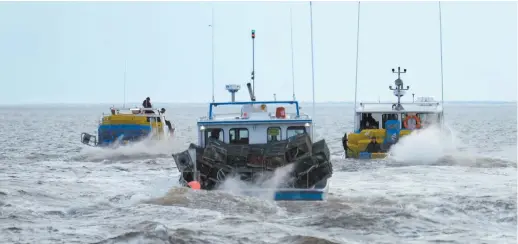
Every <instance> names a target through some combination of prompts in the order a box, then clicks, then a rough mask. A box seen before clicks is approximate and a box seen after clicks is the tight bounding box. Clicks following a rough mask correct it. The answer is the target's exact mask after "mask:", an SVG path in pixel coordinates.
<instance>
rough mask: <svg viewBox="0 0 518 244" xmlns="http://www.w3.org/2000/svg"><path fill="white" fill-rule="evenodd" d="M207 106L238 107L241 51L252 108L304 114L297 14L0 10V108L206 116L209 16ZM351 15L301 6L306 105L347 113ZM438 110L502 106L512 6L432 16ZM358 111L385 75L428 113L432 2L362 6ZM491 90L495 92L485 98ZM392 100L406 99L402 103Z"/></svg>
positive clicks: (85, 5) (463, 5)
mask: <svg viewBox="0 0 518 244" xmlns="http://www.w3.org/2000/svg"><path fill="white" fill-rule="evenodd" d="M212 6H214V11H215V29H214V30H215V62H216V64H215V76H216V87H215V88H216V100H217V101H227V100H229V98H230V95H229V94H228V93H227V92H226V91H225V90H224V85H225V84H229V83H236V84H241V85H242V86H243V89H242V90H241V91H240V92H239V93H238V94H237V99H238V100H245V99H247V92H246V90H245V89H244V85H245V83H246V82H248V81H249V79H250V71H251V63H252V56H251V39H250V30H251V29H255V30H256V32H257V38H256V65H255V66H256V95H257V97H258V99H259V100H263V99H272V98H273V95H272V94H273V93H277V98H278V99H291V96H292V88H291V87H292V82H291V51H290V24H289V23H290V20H289V16H290V8H292V11H293V34H294V56H295V89H296V96H297V99H298V100H301V101H310V100H311V92H312V91H311V56H310V55H311V53H310V50H311V49H310V48H311V46H310V45H311V42H310V25H309V2H225V3H218V2H216V3H207V2H205V3H196V2H194V3H193V2H155V3H142V2H141V3H137V2H128V3H123V2H112V3H108V2H47V3H44V2H12V3H8V2H2V3H0V82H1V83H2V89H1V90H0V104H11V103H40V102H44V103H69V102H84V103H98V102H118V103H122V100H123V76H124V62H125V60H126V61H127V86H126V100H127V101H131V102H138V101H142V100H143V99H144V98H145V97H146V96H150V97H151V98H152V100H153V101H157V102H208V101H210V99H211V29H210V27H208V25H209V24H210V21H211V7H212ZM356 10H357V2H313V24H314V25H313V27H314V29H313V31H314V44H315V47H314V48H315V86H316V88H315V92H316V100H317V102H326V101H353V100H354V71H355V55H356V25H357V21H356V19H357V15H356ZM442 10H443V45H444V82H445V100H447V101H448V100H450V101H451V100H454V101H458V100H498V101H510V100H512V101H515V100H516V91H517V86H516V83H517V68H516V67H517V19H516V12H517V7H516V2H457V3H455V2H443V3H442ZM360 18H361V20H360V58H359V59H360V62H359V80H358V85H359V89H358V100H363V101H366V100H375V101H377V100H378V96H379V97H380V98H381V100H388V99H391V100H392V99H394V97H393V95H392V94H391V92H390V91H389V90H388V86H389V85H392V82H393V80H394V78H395V76H394V75H393V74H392V73H391V72H390V70H391V69H392V68H396V67H397V66H398V65H399V66H401V67H402V68H406V69H408V74H406V75H404V76H403V80H404V81H405V82H406V84H405V85H410V86H411V92H415V93H416V96H434V97H435V98H436V99H440V96H441V93H440V56H439V32H438V28H439V21H438V20H439V19H438V3H437V2H405V3H403V2H400V3H389V2H362V4H361V17H360ZM493 87H495V88H493ZM405 99H411V95H409V96H407V97H406V98H405Z"/></svg>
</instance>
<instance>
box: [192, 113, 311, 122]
mask: <svg viewBox="0 0 518 244" xmlns="http://www.w3.org/2000/svg"><path fill="white" fill-rule="evenodd" d="M264 114H266V115H267V116H260V117H257V119H275V113H274V112H267V113H266V112H265V113H264ZM240 117H241V114H240V113H221V114H220V113H218V114H214V113H213V114H212V119H211V118H210V117H209V116H202V117H200V118H199V120H200V121H208V120H214V119H216V118H227V119H235V118H240ZM249 119H255V117H254V116H253V115H252V116H250V117H249ZM290 119H310V117H309V115H307V114H299V117H297V113H286V119H285V120H290Z"/></svg>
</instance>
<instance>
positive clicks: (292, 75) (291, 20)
mask: <svg viewBox="0 0 518 244" xmlns="http://www.w3.org/2000/svg"><path fill="white" fill-rule="evenodd" d="M290 40H291V82H292V84H293V101H295V100H296V98H295V67H294V66H295V62H294V61H293V16H292V10H291V8H290Z"/></svg>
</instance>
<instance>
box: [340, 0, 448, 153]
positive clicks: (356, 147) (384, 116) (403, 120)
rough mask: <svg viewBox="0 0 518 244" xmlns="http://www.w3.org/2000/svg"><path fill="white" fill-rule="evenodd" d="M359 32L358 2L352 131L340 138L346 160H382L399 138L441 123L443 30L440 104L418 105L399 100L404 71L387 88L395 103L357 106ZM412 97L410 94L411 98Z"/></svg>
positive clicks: (431, 101)
mask: <svg viewBox="0 0 518 244" xmlns="http://www.w3.org/2000/svg"><path fill="white" fill-rule="evenodd" d="M440 6H441V5H440V2H439V30H441V29H442V21H441V19H442V18H441V7H440ZM359 30H360V3H358V29H357V40H356V41H357V52H356V82H355V96H354V105H355V106H354V129H353V130H354V131H353V132H351V133H349V134H348V135H347V134H346V135H344V137H343V138H342V143H343V147H344V150H345V157H346V158H360V159H374V158H385V157H386V156H387V155H388V152H389V150H390V148H391V147H392V145H394V144H396V143H398V141H399V139H400V138H401V137H404V136H407V135H409V134H411V133H412V132H414V131H418V130H422V129H425V128H427V127H428V126H432V125H438V126H440V127H442V126H443V124H444V109H443V104H444V92H443V90H444V89H443V87H444V85H443V84H444V81H443V65H442V64H443V62H442V31H440V38H439V40H440V46H441V93H442V95H441V96H442V97H441V101H440V102H437V101H435V100H434V99H433V98H432V97H420V98H418V99H417V102H416V101H415V100H414V99H412V102H401V98H402V97H403V96H404V95H405V94H406V92H407V91H408V90H409V89H410V86H406V88H405V87H404V83H403V80H402V79H401V74H404V73H406V72H407V70H406V69H403V71H401V68H400V67H398V68H397V71H396V70H395V69H392V73H395V74H397V79H396V80H395V81H394V85H395V87H392V86H389V89H390V90H391V91H392V92H393V94H394V96H396V97H397V101H396V102H391V103H381V102H379V101H378V102H361V103H359V104H358V103H357V98H356V97H357V89H358V56H359V55H358V50H359V48H358V46H359ZM414 95H415V94H412V98H413V97H414Z"/></svg>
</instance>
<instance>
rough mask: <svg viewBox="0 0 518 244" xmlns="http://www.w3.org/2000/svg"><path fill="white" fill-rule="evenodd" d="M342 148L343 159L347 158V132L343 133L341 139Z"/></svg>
mask: <svg viewBox="0 0 518 244" xmlns="http://www.w3.org/2000/svg"><path fill="white" fill-rule="evenodd" d="M342 147H343V148H344V152H345V157H346V158H347V157H348V156H347V149H349V147H348V146H347V132H345V134H344V136H343V137H342Z"/></svg>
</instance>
